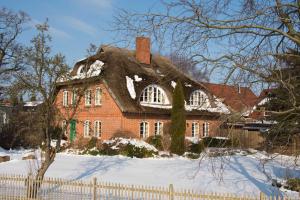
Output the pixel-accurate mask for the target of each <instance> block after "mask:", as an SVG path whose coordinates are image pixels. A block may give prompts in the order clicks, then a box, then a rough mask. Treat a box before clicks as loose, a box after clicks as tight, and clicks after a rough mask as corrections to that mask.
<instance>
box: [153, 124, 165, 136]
mask: <svg viewBox="0 0 300 200" xmlns="http://www.w3.org/2000/svg"><path fill="white" fill-rule="evenodd" d="M163 129H164V124H163V122H161V121H157V122H155V123H154V135H163V132H164V130H163Z"/></svg>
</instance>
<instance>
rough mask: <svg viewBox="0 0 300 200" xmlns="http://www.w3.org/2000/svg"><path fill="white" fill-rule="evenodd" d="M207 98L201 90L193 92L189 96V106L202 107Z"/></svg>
mask: <svg viewBox="0 0 300 200" xmlns="http://www.w3.org/2000/svg"><path fill="white" fill-rule="evenodd" d="M206 99H207V96H206V94H205V93H204V92H203V91H201V90H196V91H194V92H193V93H192V94H191V96H190V105H191V106H202V105H203V104H204V103H206Z"/></svg>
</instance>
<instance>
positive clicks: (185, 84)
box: [184, 83, 192, 87]
mask: <svg viewBox="0 0 300 200" xmlns="http://www.w3.org/2000/svg"><path fill="white" fill-rule="evenodd" d="M184 86H185V87H192V85H191V84H188V83H184Z"/></svg>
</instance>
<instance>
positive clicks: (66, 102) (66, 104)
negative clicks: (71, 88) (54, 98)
mask: <svg viewBox="0 0 300 200" xmlns="http://www.w3.org/2000/svg"><path fill="white" fill-rule="evenodd" d="M68 103H69V102H68V91H66V90H65V91H64V93H63V106H68Z"/></svg>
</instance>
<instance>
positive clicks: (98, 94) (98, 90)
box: [95, 88, 102, 106]
mask: <svg viewBox="0 0 300 200" xmlns="http://www.w3.org/2000/svg"><path fill="white" fill-rule="evenodd" d="M101 99H102V90H101V88H96V92H95V105H96V106H99V105H101Z"/></svg>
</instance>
